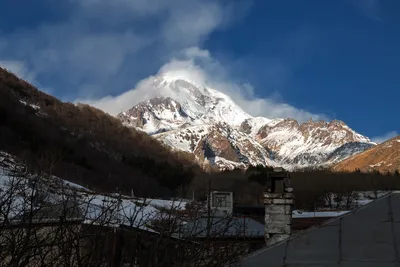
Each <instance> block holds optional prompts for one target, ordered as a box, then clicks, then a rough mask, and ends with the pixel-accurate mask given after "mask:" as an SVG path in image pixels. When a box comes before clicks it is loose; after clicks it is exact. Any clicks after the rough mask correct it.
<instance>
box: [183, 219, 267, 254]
mask: <svg viewBox="0 0 400 267" xmlns="http://www.w3.org/2000/svg"><path fill="white" fill-rule="evenodd" d="M176 237H179V238H182V239H186V240H191V241H195V242H198V243H202V242H207V243H208V244H210V245H213V246H218V247H222V246H231V245H232V244H240V245H241V247H242V252H243V253H246V254H247V253H250V252H252V251H255V250H258V249H260V248H262V247H263V246H264V245H265V241H264V225H263V224H261V223H259V222H257V221H255V220H253V219H251V218H247V217H233V216H223V217H222V216H221V217H218V216H212V217H200V218H197V219H195V220H192V221H189V222H187V223H185V224H184V225H183V226H182V227H181V228H180V230H179V232H178V233H177V235H176Z"/></svg>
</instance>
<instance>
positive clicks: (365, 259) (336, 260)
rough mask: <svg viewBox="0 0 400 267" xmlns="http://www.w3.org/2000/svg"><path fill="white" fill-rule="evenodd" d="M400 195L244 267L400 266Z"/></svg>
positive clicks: (261, 255) (253, 258) (262, 255)
mask: <svg viewBox="0 0 400 267" xmlns="http://www.w3.org/2000/svg"><path fill="white" fill-rule="evenodd" d="M399 251H400V193H399V192H393V193H391V194H389V195H387V196H384V197H382V198H380V199H378V200H376V201H374V202H372V203H370V204H367V205H365V206H363V207H361V208H359V209H357V210H355V211H354V212H350V213H347V214H345V215H343V216H340V217H338V218H334V219H331V220H329V221H328V222H326V223H325V224H323V225H321V226H319V227H316V228H313V229H310V230H308V231H305V232H302V233H299V234H296V235H293V236H292V237H291V238H289V239H288V240H286V241H284V242H282V243H279V244H277V245H275V246H273V247H270V248H266V249H263V250H260V251H257V252H255V253H253V254H251V255H250V256H248V257H247V258H246V259H244V260H243V261H242V262H241V265H240V266H242V267H256V266H268V267H283V266H301V267H308V266H310V267H311V266H312V267H322V266H329V267H339V266H342V267H352V266H354V267H358V266H360V267H361V266H365V267H386V266H388V267H389V266H399V263H400V259H399Z"/></svg>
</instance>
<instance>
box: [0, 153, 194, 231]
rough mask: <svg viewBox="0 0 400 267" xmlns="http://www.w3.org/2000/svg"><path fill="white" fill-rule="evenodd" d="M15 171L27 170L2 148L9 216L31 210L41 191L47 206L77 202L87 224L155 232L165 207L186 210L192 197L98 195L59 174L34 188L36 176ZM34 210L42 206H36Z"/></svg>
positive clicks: (1, 192) (0, 182)
mask: <svg viewBox="0 0 400 267" xmlns="http://www.w3.org/2000/svg"><path fill="white" fill-rule="evenodd" d="M13 170H23V166H22V165H21V164H18V163H16V162H15V161H14V159H13V157H12V156H10V155H8V154H7V153H3V152H1V151H0V200H6V199H9V203H10V205H2V206H1V207H0V209H2V210H1V211H2V212H1V214H7V217H8V219H12V218H15V217H16V216H19V215H22V214H23V213H25V212H27V211H29V209H30V206H31V202H30V200H31V199H32V198H31V196H32V195H33V194H34V193H35V192H41V193H42V194H44V195H45V196H44V201H45V202H46V203H47V204H46V206H44V207H47V206H49V207H50V206H53V205H58V204H63V203H66V202H69V201H73V202H74V203H76V202H77V203H78V207H79V209H80V210H81V213H82V219H84V222H85V223H88V224H102V225H109V226H116V225H126V226H130V227H138V228H141V229H145V230H148V231H151V229H149V225H150V223H151V221H152V220H155V219H159V218H161V217H160V216H163V212H164V211H163V209H173V210H184V209H185V207H186V204H187V203H188V202H189V200H162V199H143V198H135V197H127V196H123V195H119V194H117V193H111V194H97V193H95V192H93V191H91V190H89V189H87V188H85V187H83V186H80V185H78V184H76V183H72V182H69V181H66V180H63V179H60V178H58V177H56V176H50V177H46V178H43V177H40V178H41V179H43V180H41V183H39V184H37V186H36V187H35V188H33V187H32V179H33V178H35V176H34V175H28V174H23V173H21V172H20V173H18V174H15V173H13ZM6 206H7V207H6ZM8 207H11V211H10V212H8V213H7V212H5V210H3V209H7V208H8ZM162 208H163V209H162ZM34 209H39V207H37V206H35V207H34ZM1 219H2V217H0V220H1ZM3 219H4V218H3Z"/></svg>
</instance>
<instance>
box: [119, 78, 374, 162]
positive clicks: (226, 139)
mask: <svg viewBox="0 0 400 267" xmlns="http://www.w3.org/2000/svg"><path fill="white" fill-rule="evenodd" d="M184 79H185V77H184V75H183V74H182V73H181V74H180V75H179V76H175V75H169V74H168V73H163V74H160V75H158V76H155V77H154V78H153V80H152V81H151V83H150V84H151V88H149V90H154V91H155V92H157V93H159V96H157V97H154V98H151V99H147V100H144V101H142V102H139V103H138V104H137V105H135V106H133V107H132V108H130V109H129V110H126V111H124V112H121V113H120V114H118V115H117V118H118V119H120V120H121V121H122V123H123V124H124V125H126V126H129V127H133V128H137V129H140V130H142V131H145V132H147V133H148V134H150V135H152V136H153V137H154V138H155V139H157V140H159V141H161V142H162V143H164V144H166V145H168V146H170V147H172V148H173V149H175V150H182V151H186V152H190V153H193V154H195V155H196V157H197V158H199V159H200V160H204V159H208V160H209V161H210V162H211V163H212V164H213V165H217V166H218V167H220V168H221V169H226V168H228V169H233V168H236V167H239V168H246V167H248V166H249V165H263V166H285V167H286V168H288V169H296V168H307V167H310V166H327V165H331V164H335V163H337V162H338V161H340V160H343V159H345V158H347V157H349V156H352V155H353V154H355V153H359V152H361V151H363V150H365V149H367V148H369V147H371V146H374V145H375V144H374V143H373V142H371V141H370V140H369V138H367V137H365V136H363V135H361V134H359V133H357V132H355V131H354V130H352V129H351V128H350V127H348V126H347V125H346V124H345V123H344V122H342V121H339V120H333V121H331V122H325V121H312V120H311V121H308V122H303V123H299V122H297V121H296V120H294V119H290V118H278V119H270V118H264V117H253V116H251V115H249V114H248V113H246V112H245V111H244V110H243V109H242V108H241V107H239V106H238V105H237V104H236V103H235V102H234V101H233V100H232V99H231V98H230V97H229V96H228V95H226V94H224V93H223V92H220V91H218V90H216V89H214V88H211V87H209V86H208V85H207V84H205V83H200V82H193V83H192V82H190V79H188V80H184ZM348 143H352V145H351V148H350V147H344V148H342V149H340V148H341V147H342V146H344V145H346V144H348ZM347 146H349V145H347ZM233 151H235V153H233ZM211 152H212V153H211ZM332 153H333V154H332ZM234 154H236V156H234Z"/></svg>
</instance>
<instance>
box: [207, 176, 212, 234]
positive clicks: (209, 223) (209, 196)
mask: <svg viewBox="0 0 400 267" xmlns="http://www.w3.org/2000/svg"><path fill="white" fill-rule="evenodd" d="M207 194H208V196H207V238H209V237H210V232H211V175H210V174H208V190H207Z"/></svg>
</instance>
